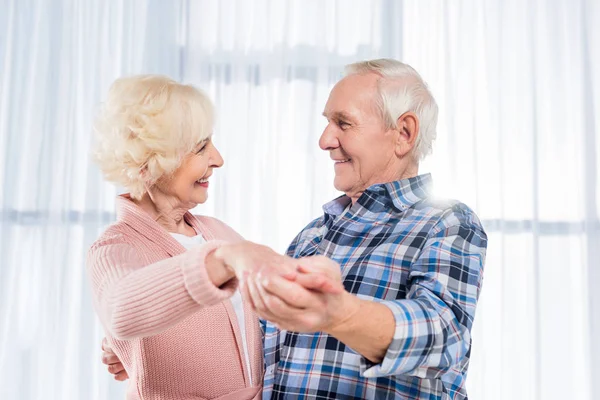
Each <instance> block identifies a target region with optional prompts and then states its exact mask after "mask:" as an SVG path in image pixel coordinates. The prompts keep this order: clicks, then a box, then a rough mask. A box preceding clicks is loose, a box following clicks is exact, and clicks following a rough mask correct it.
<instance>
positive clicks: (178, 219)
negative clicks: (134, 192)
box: [131, 193, 197, 236]
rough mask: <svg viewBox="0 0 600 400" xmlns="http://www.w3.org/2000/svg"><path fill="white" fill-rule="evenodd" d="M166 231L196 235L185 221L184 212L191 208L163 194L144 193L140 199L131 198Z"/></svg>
mask: <svg viewBox="0 0 600 400" xmlns="http://www.w3.org/2000/svg"><path fill="white" fill-rule="evenodd" d="M131 200H132V201H133V202H134V203H135V204H137V205H138V206H139V207H140V208H141V209H142V210H144V211H145V212H147V213H148V214H149V215H150V217H151V218H152V219H153V220H155V221H156V222H158V224H159V225H160V226H162V227H163V228H165V230H166V231H167V232H171V233H179V234H181V235H186V236H196V234H197V233H196V231H195V230H194V228H192V227H191V226H190V225H189V224H188V223H187V222H186V221H185V218H184V216H185V214H186V213H187V212H188V211H189V210H190V209H191V208H192V207H189V206H186V205H183V204H181V203H180V202H178V201H177V200H175V199H173V198H167V197H165V196H164V195H160V194H154V195H151V194H149V193H145V194H144V195H143V196H142V198H141V199H140V200H136V199H131Z"/></svg>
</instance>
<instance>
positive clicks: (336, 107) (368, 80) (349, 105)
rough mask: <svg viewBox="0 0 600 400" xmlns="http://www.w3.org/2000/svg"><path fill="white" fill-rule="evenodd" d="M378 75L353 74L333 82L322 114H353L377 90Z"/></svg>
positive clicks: (367, 102)
mask: <svg viewBox="0 0 600 400" xmlns="http://www.w3.org/2000/svg"><path fill="white" fill-rule="evenodd" d="M379 78H380V77H379V76H378V75H376V74H374V73H368V74H353V75H349V76H346V77H344V78H343V79H342V80H340V81H339V82H338V83H336V84H335V86H334V87H333V89H331V92H330V93H329V99H328V100H327V103H326V104H325V110H324V111H323V115H325V116H326V117H327V116H332V115H333V114H341V113H346V114H353V113H355V112H356V111H357V110H359V109H361V108H364V107H365V106H368V105H370V103H371V102H372V101H373V99H374V95H375V93H376V91H377V82H378V81H379Z"/></svg>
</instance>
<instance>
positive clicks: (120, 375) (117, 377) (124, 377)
mask: <svg viewBox="0 0 600 400" xmlns="http://www.w3.org/2000/svg"><path fill="white" fill-rule="evenodd" d="M127 379H129V375H127V372H125V371H123V372H119V373H118V374H116V375H115V380H117V381H119V382H123V381H125V380H127Z"/></svg>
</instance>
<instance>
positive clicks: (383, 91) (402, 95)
mask: <svg viewBox="0 0 600 400" xmlns="http://www.w3.org/2000/svg"><path fill="white" fill-rule="evenodd" d="M345 72H346V76H348V75H354V74H364V73H370V72H372V73H376V74H378V75H380V76H381V79H380V81H379V85H378V92H379V99H378V101H377V103H378V104H377V106H378V108H379V110H380V111H381V114H382V118H383V120H384V121H385V123H386V125H387V126H388V128H395V127H396V121H397V120H398V118H399V117H400V116H401V115H402V114H404V113H406V112H408V111H412V112H414V113H415V114H416V115H417V118H418V119H419V125H420V129H419V135H418V136H417V141H416V144H415V149H414V156H415V159H416V160H417V161H419V160H422V159H423V158H424V157H425V156H427V155H428V154H430V153H431V150H432V145H433V141H434V140H435V138H436V136H437V132H436V125H437V119H438V106H437V103H436V102H435V99H434V98H433V95H432V94H431V92H430V91H429V88H428V87H427V84H426V83H425V81H423V78H421V75H419V73H418V72H417V71H415V70H414V68H412V67H411V66H410V65H407V64H404V63H401V62H400V61H396V60H392V59H379V60H369V61H362V62H357V63H354V64H349V65H347V66H346V69H345Z"/></svg>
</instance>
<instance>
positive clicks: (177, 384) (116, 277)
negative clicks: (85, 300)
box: [87, 196, 263, 400]
mask: <svg viewBox="0 0 600 400" xmlns="http://www.w3.org/2000/svg"><path fill="white" fill-rule="evenodd" d="M117 216H118V218H117V222H116V223H115V224H113V225H111V226H110V227H109V228H108V229H107V230H106V231H105V232H104V233H103V234H102V236H101V237H100V238H99V239H98V240H97V241H96V242H95V243H94V244H93V245H92V247H91V248H90V250H89V252H88V258H87V268H88V272H89V276H90V278H91V283H92V289H93V296H94V306H95V308H96V311H97V313H98V315H99V317H100V320H101V321H102V324H103V326H104V328H105V331H106V335H107V338H108V341H109V343H110V344H111V345H112V347H113V349H114V351H115V353H116V354H117V356H118V357H119V358H120V359H121V361H122V362H123V365H124V366H125V369H126V371H127V373H128V374H129V377H130V380H129V387H128V390H127V399H135V400H141V399H173V400H175V399H177V400H184V399H185V400H188V399H189V400H191V399H220V400H233V399H235V400H238V399H239V400H242V399H259V398H260V397H261V392H262V378H263V352H262V339H261V332H260V328H259V324H258V320H257V317H256V315H255V314H254V313H253V312H252V310H251V309H250V308H249V307H248V306H246V305H245V306H244V309H245V321H246V338H247V344H248V352H249V357H250V363H251V364H252V365H251V366H250V368H251V371H252V378H253V379H252V382H249V377H248V374H247V368H246V365H245V357H244V356H243V349H242V342H241V336H240V335H241V331H240V328H239V326H238V322H237V318H236V315H235V311H234V309H233V306H232V305H231V302H230V301H229V300H227V299H228V298H229V297H230V296H231V295H232V293H233V290H234V288H233V287H225V288H217V287H215V286H214V285H213V284H212V282H210V280H209V278H208V276H207V273H206V269H205V266H204V258H205V256H206V254H207V253H208V252H209V251H210V250H212V249H214V248H217V247H218V246H219V245H220V244H222V243H223V241H236V240H240V239H241V237H240V236H239V235H238V234H237V233H236V232H235V231H233V230H232V229H231V228H230V227H228V226H227V225H225V224H224V223H223V222H221V221H219V220H217V219H214V218H209V217H196V216H193V215H191V214H190V213H187V214H186V215H185V220H186V221H187V222H188V223H189V224H190V225H191V226H192V227H194V229H195V230H196V232H198V233H202V235H203V237H204V238H205V239H206V240H207V241H208V242H207V243H206V244H204V245H202V246H199V247H198V248H195V249H192V250H189V251H186V250H185V249H184V248H183V246H182V245H181V244H179V243H178V242H177V240H176V239H174V238H173V237H172V236H171V235H170V234H169V233H168V232H167V231H166V230H165V229H164V228H162V227H161V226H160V225H159V224H158V223H157V222H155V221H154V220H153V219H152V218H150V216H149V215H148V214H147V213H146V212H144V211H143V210H142V209H141V208H139V207H138V206H137V205H135V204H134V203H133V202H131V201H130V200H129V199H128V198H126V197H125V196H120V197H118V198H117ZM216 239H217V240H216Z"/></svg>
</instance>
